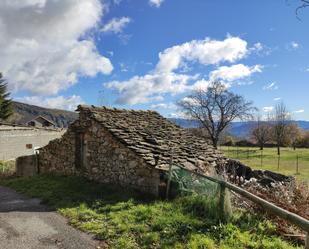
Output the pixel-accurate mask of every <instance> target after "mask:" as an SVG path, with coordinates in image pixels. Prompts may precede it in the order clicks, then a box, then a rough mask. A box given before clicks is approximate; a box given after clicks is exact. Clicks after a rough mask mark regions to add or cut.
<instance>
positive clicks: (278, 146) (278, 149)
mask: <svg viewBox="0 0 309 249" xmlns="http://www.w3.org/2000/svg"><path fill="white" fill-rule="evenodd" d="M277 154H278V156H280V145H277Z"/></svg>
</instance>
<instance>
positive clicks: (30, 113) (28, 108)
mask: <svg viewBox="0 0 309 249" xmlns="http://www.w3.org/2000/svg"><path fill="white" fill-rule="evenodd" d="M37 116H43V117H45V118H47V119H49V120H50V121H52V122H54V123H55V124H56V125H57V126H58V127H61V128H62V127H63V128H66V127H68V125H69V124H70V123H72V122H73V121H74V120H76V119H77V117H78V114H77V113H76V112H72V111H66V110H59V109H50V108H45V107H40V106H35V105H29V104H25V103H21V102H16V101H14V102H13V115H12V116H11V117H10V118H9V120H7V122H10V123H14V124H22V125H24V124H26V123H27V122H28V121H30V120H31V119H33V118H35V117H37ZM169 120H170V121H172V122H174V123H175V124H177V125H179V126H180V127H183V128H198V127H200V125H199V123H198V121H196V120H189V119H181V118H170V119H169ZM295 122H296V123H297V124H298V125H299V127H301V128H302V129H304V130H309V121H295ZM254 125H255V122H254V121H248V122H232V124H231V125H230V127H229V128H228V132H229V133H230V134H231V135H233V136H236V137H247V136H248V135H249V133H250V130H251V129H252V127H254Z"/></svg>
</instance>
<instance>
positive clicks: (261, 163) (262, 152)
mask: <svg viewBox="0 0 309 249" xmlns="http://www.w3.org/2000/svg"><path fill="white" fill-rule="evenodd" d="M262 167H263V150H261V168H262Z"/></svg>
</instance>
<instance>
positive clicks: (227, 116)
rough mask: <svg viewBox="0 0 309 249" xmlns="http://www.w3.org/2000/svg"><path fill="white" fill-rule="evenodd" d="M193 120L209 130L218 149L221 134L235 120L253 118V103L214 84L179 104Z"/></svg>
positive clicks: (222, 85) (196, 91)
mask: <svg viewBox="0 0 309 249" xmlns="http://www.w3.org/2000/svg"><path fill="white" fill-rule="evenodd" d="M178 105H179V106H180V107H181V108H182V110H184V112H185V113H186V114H187V115H188V116H189V117H191V118H192V119H195V120H198V121H199V122H200V124H201V126H202V127H204V128H205V129H206V130H207V133H208V135H209V139H210V140H211V141H212V144H213V146H214V147H215V148H217V145H218V140H219V137H220V134H221V132H222V131H223V130H224V129H225V128H226V127H227V126H228V125H229V124H230V123H231V122H232V121H233V120H234V119H236V118H237V119H240V120H243V119H246V118H252V111H254V110H256V108H254V107H252V102H250V101H246V100H245V99H244V97H242V96H240V95H237V94H234V93H232V92H230V91H228V90H227V88H226V87H225V85H224V84H222V83H220V82H218V81H216V82H213V83H212V84H211V85H210V86H209V87H208V88H207V89H206V90H203V89H198V90H195V91H193V93H192V94H191V95H189V96H188V97H186V98H184V99H183V100H182V101H180V102H179V103H178Z"/></svg>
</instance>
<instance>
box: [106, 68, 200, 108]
mask: <svg viewBox="0 0 309 249" xmlns="http://www.w3.org/2000/svg"><path fill="white" fill-rule="evenodd" d="M194 79H196V76H190V75H185V74H176V73H160V74H159V73H158V74H146V75H143V76H134V77H132V78H131V79H129V80H126V81H111V82H108V83H107V84H106V86H107V87H108V88H112V89H116V90H117V91H118V92H119V93H120V96H119V98H118V99H117V103H118V104H130V105H134V104H141V103H146V102H149V101H153V100H158V99H160V100H161V99H162V95H164V94H166V93H171V94H177V93H182V92H184V91H185V90H188V89H189V86H188V82H189V81H192V80H194Z"/></svg>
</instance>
